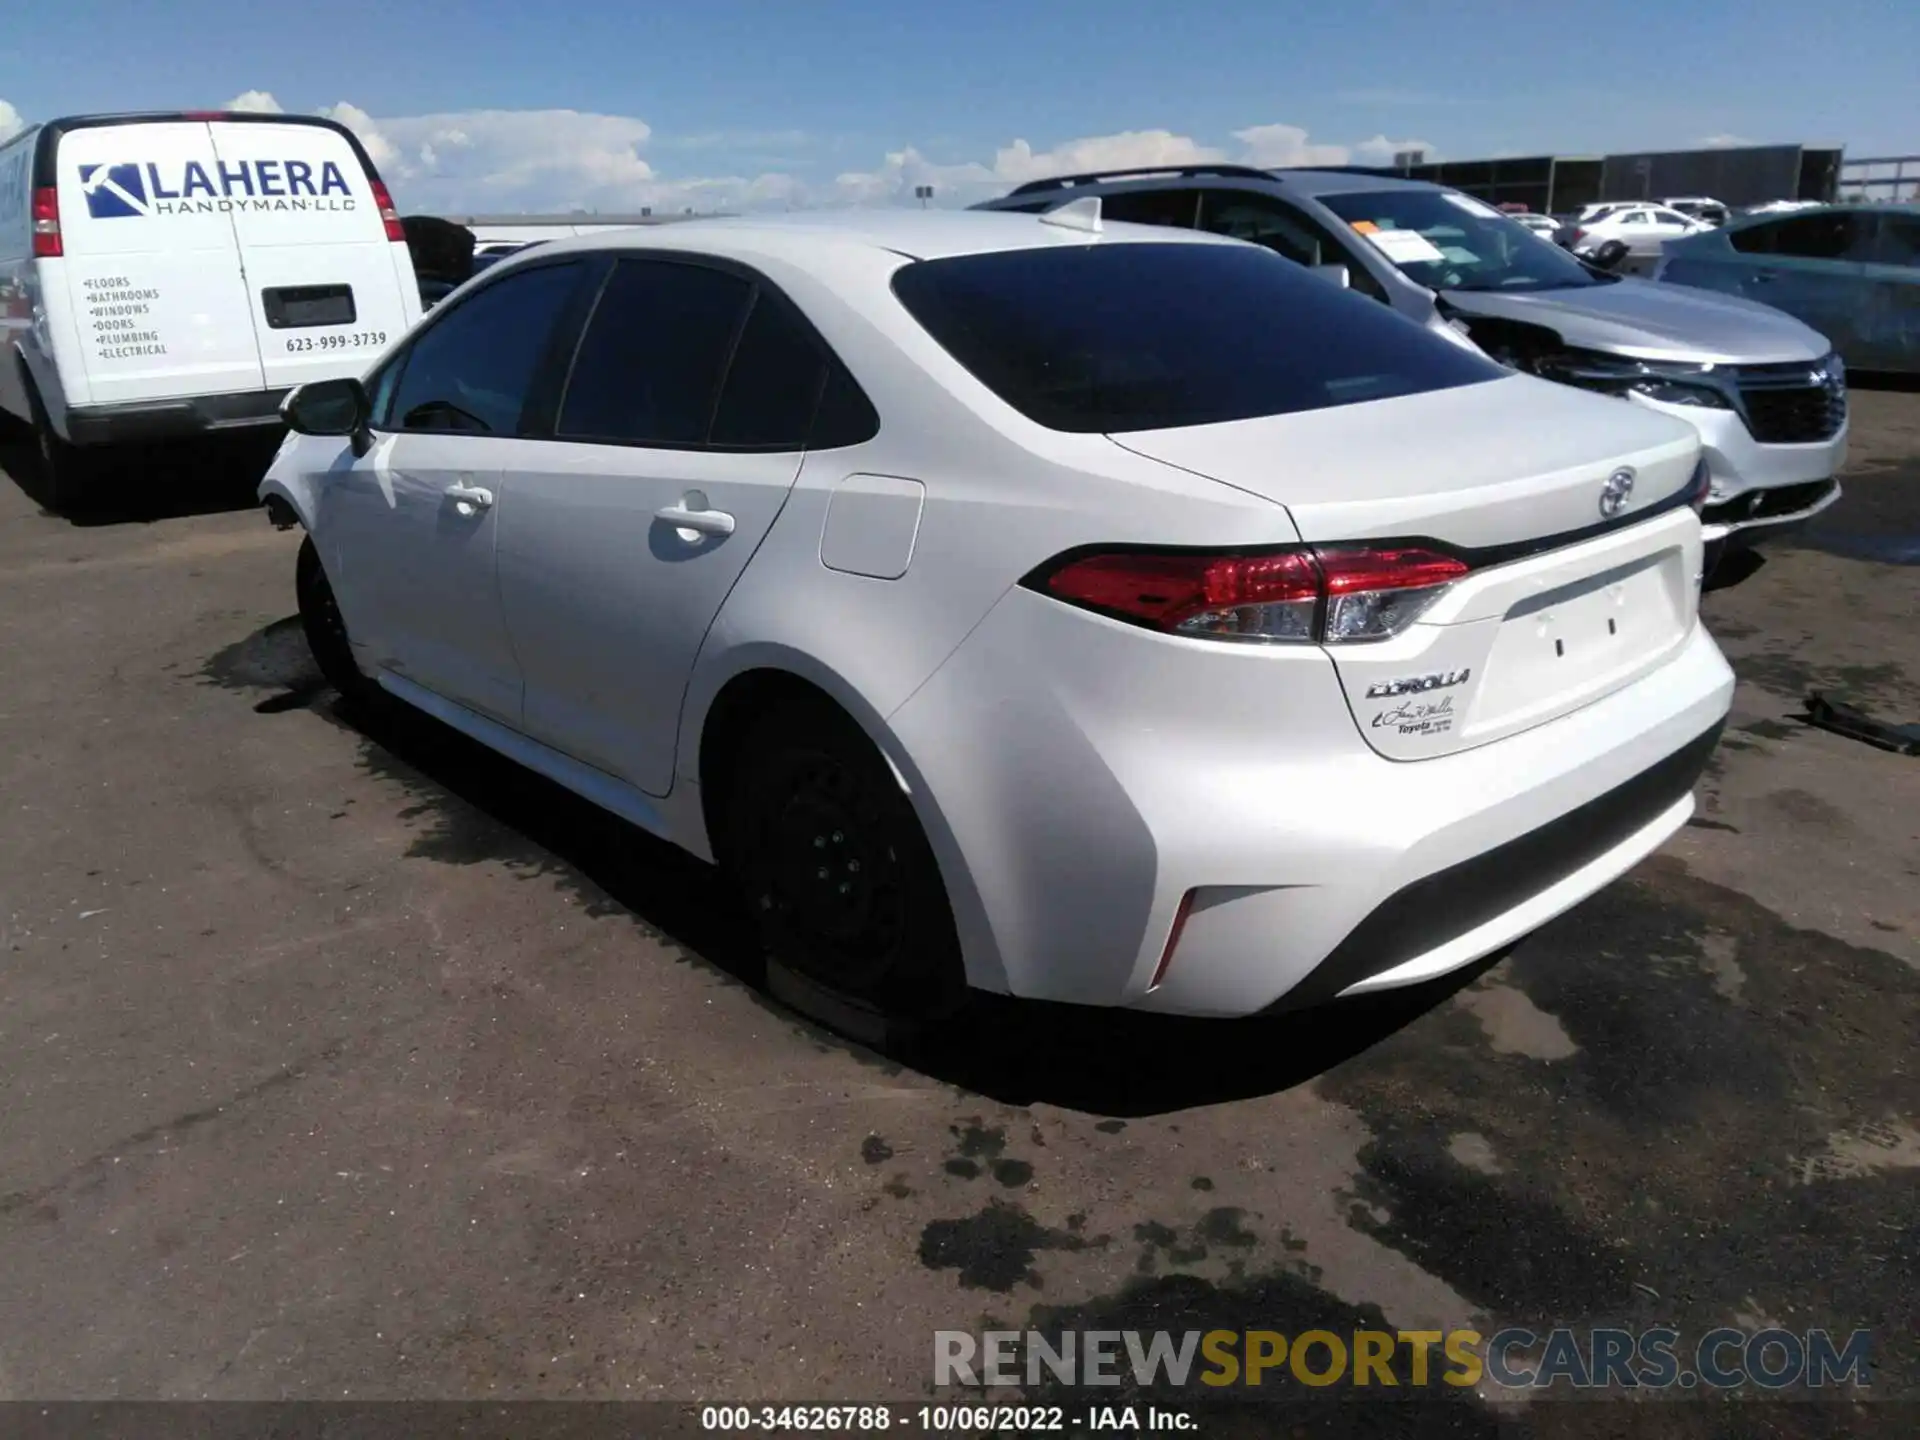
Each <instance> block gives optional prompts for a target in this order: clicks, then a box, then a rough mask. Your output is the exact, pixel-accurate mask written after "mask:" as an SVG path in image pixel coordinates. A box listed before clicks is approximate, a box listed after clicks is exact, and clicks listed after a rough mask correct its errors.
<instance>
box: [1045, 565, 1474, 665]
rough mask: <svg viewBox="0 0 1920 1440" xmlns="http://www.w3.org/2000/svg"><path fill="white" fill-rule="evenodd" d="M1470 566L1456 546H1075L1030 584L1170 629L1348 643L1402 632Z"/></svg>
mask: <svg viewBox="0 0 1920 1440" xmlns="http://www.w3.org/2000/svg"><path fill="white" fill-rule="evenodd" d="M1467 569H1468V567H1467V565H1466V563H1465V562H1464V561H1461V560H1458V559H1455V558H1454V557H1453V556H1451V555H1442V554H1440V553H1438V552H1437V551H1433V550H1423V549H1415V548H1408V547H1400V546H1394V547H1378V548H1374V547H1364V546H1356V547H1345V546H1342V547H1337V548H1335V547H1328V548H1315V549H1303V550H1277V551H1269V552H1266V553H1262V554H1241V553H1225V554H1223V553H1220V552H1218V551H1191V550H1165V551H1161V550H1103V551H1096V552H1093V553H1091V554H1089V553H1085V552H1081V553H1078V554H1071V555H1068V556H1067V557H1065V558H1063V559H1062V560H1060V561H1058V562H1056V563H1055V564H1053V565H1052V566H1048V567H1043V568H1042V569H1041V570H1040V571H1038V572H1036V573H1035V574H1034V575H1032V576H1029V577H1028V579H1027V581H1026V582H1025V583H1026V584H1027V585H1028V586H1029V588H1031V589H1036V590H1039V591H1041V592H1042V593H1044V594H1047V595H1051V596H1053V597H1054V598H1055V599H1058V600H1064V601H1066V602H1067V603H1069V604H1072V605H1078V606H1080V607H1082V608H1083V609H1087V610H1093V611H1097V612H1099V613H1100V614H1103V615H1109V616H1112V617H1113V618H1114V619H1116V620H1125V621H1128V622H1130V623H1132V624H1135V625H1142V626H1146V627H1148V628H1149V629H1154V630H1160V631H1164V632H1166V633H1167V634H1170V635H1188V636H1192V637H1195V638H1197V639H1210V640H1251V641H1257V642H1261V643H1266V644H1274V643H1287V642H1292V643H1299V644H1341V643H1349V642H1353V641H1366V640H1385V639H1388V638H1390V637H1391V636H1394V635H1398V634H1399V633H1400V632H1401V631H1403V630H1405V629H1406V628H1407V626H1409V625H1411V624H1412V623H1413V622H1414V620H1416V619H1417V618H1418V617H1419V616H1420V615H1421V614H1422V613H1423V612H1424V611H1426V609H1427V608H1428V607H1429V606H1431V605H1432V604H1433V602H1434V601H1435V600H1438V599H1439V598H1440V596H1441V594H1442V593H1443V592H1444V591H1445V590H1446V588H1447V586H1448V585H1450V584H1452V583H1453V582H1454V581H1455V580H1458V579H1459V578H1460V577H1461V576H1462V575H1465V574H1466V573H1467Z"/></svg>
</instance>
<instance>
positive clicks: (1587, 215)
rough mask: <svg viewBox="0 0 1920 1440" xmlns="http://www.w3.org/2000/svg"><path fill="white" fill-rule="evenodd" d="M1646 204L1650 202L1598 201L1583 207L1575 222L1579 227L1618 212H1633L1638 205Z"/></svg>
mask: <svg viewBox="0 0 1920 1440" xmlns="http://www.w3.org/2000/svg"><path fill="white" fill-rule="evenodd" d="M1646 203H1648V202H1646V201H1645V200H1596V201H1594V202H1593V204H1591V205H1582V206H1581V207H1580V209H1579V211H1578V213H1576V214H1575V215H1574V216H1573V221H1574V223H1575V224H1577V225H1584V224H1585V223H1586V222H1587V221H1589V220H1598V219H1600V218H1601V217H1602V216H1606V215H1611V214H1613V213H1614V212H1615V211H1616V210H1631V209H1633V208H1634V207H1635V206H1637V205H1645V204H1646Z"/></svg>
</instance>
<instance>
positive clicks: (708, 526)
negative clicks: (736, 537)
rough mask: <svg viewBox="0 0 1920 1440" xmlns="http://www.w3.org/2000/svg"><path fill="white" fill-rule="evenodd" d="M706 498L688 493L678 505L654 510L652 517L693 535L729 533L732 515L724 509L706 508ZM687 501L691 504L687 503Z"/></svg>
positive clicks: (731, 527)
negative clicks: (688, 531)
mask: <svg viewBox="0 0 1920 1440" xmlns="http://www.w3.org/2000/svg"><path fill="white" fill-rule="evenodd" d="M706 498H707V497H706V496H704V495H689V496H687V497H686V499H685V500H683V501H682V502H681V503H680V504H678V505H669V506H667V507H666V508H665V509H662V510H656V511H654V512H653V518H654V519H656V520H660V521H663V522H664V523H666V524H668V525H671V526H673V528H674V529H676V530H690V531H692V532H693V533H694V534H695V535H731V534H732V533H733V516H731V515H729V514H727V512H726V511H724V510H709V509H707V508H706ZM688 501H691V502H692V504H691V505H689V504H688V503H687V502H688ZM696 507H697V508H696Z"/></svg>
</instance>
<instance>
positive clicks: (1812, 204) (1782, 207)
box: [1740, 200, 1824, 215]
mask: <svg viewBox="0 0 1920 1440" xmlns="http://www.w3.org/2000/svg"><path fill="white" fill-rule="evenodd" d="M1823 203H1824V202H1822V201H1819V200H1767V201H1763V202H1762V203H1761V204H1758V205H1748V206H1746V207H1745V208H1743V209H1742V210H1741V211H1740V213H1741V214H1742V215H1784V214H1786V213H1787V212H1788V211H1790V210H1818V209H1819V208H1820V206H1821V205H1822V204H1823Z"/></svg>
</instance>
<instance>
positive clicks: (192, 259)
mask: <svg viewBox="0 0 1920 1440" xmlns="http://www.w3.org/2000/svg"><path fill="white" fill-rule="evenodd" d="M55 166H56V168H57V179H56V181H55V183H56V184H57V186H58V187H59V201H60V231H61V239H62V243H63V248H64V252H65V269H66V275H67V288H68V293H69V295H70V297H71V303H72V306H73V315H74V321H75V324H76V328H77V329H78V330H79V333H80V349H81V357H82V360H83V362H84V365H85V368H86V379H87V400H88V401H89V402H90V403H92V404H96V405H111V404H124V403H129V402H135V401H140V400H149V399H159V398H166V397H171V396H181V395H217V394H223V393H227V392H232V391H245V390H258V389H260V388H261V386H262V385H263V384H264V383H265V381H264V378H263V375H262V371H261V366H260V350H259V346H258V344H257V343H256V342H255V340H254V333H253V323H252V319H251V317H250V315H249V313H248V300H247V288H246V284H245V281H244V280H243V278H242V276H241V273H240V256H239V250H238V248H237V246H236V244H235V241H234V228H233V221H232V219H231V218H230V217H229V216H228V215H227V213H226V212H225V211H224V210H223V209H222V208H221V207H220V206H219V205H218V204H217V203H215V201H216V200H217V196H218V191H217V188H216V187H217V186H218V184H219V158H218V156H217V155H216V154H215V153H214V148H213V140H212V137H211V136H210V135H209V134H208V133H207V127H206V125H205V124H204V123H202V122H200V121H194V120H177V121H172V120H170V121H142V122H139V123H137V124H119V125H115V124H108V125H77V126H75V127H74V128H73V129H70V130H67V131H65V132H64V133H63V134H62V135H61V136H60V139H59V149H58V153H57V155H56V157H55ZM76 398H77V397H76Z"/></svg>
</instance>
